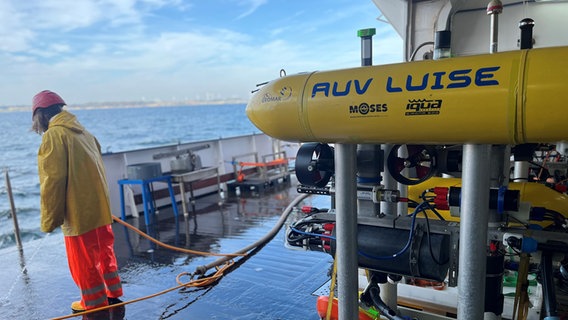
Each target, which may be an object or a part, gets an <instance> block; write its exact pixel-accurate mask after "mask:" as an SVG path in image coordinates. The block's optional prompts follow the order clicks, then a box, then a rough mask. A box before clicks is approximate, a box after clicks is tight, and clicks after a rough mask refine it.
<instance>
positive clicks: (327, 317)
mask: <svg viewBox="0 0 568 320" xmlns="http://www.w3.org/2000/svg"><path fill="white" fill-rule="evenodd" d="M336 276H337V259H333V272H332V274H331V284H330V285H329V297H328V299H327V312H326V314H325V320H330V319H331V310H332V306H333V298H334V296H335V277H336Z"/></svg>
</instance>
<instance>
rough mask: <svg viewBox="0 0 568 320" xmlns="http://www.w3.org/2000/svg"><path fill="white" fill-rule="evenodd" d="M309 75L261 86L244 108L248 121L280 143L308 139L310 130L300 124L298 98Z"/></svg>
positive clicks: (283, 79)
mask: <svg viewBox="0 0 568 320" xmlns="http://www.w3.org/2000/svg"><path fill="white" fill-rule="evenodd" d="M308 76H309V75H308V74H299V75H293V76H288V77H284V78H279V79H276V80H273V81H271V82H269V83H268V84H266V85H264V86H263V87H262V88H261V89H260V90H259V91H257V92H256V93H255V94H254V95H253V96H252V98H251V99H250V101H249V103H248V105H247V108H246V113H247V116H248V118H249V119H250V121H251V122H252V123H253V124H254V125H255V126H256V127H257V128H258V129H260V130H261V131H262V132H264V133H266V134H267V135H269V136H271V137H274V138H277V139H280V140H285V141H300V140H304V141H305V138H307V137H311V134H310V133H309V129H308V128H306V127H305V126H304V125H303V124H302V122H301V119H303V117H302V111H303V108H302V107H303V103H302V101H301V99H302V96H303V90H304V85H305V82H306V79H307V77H308ZM301 138H304V139H301Z"/></svg>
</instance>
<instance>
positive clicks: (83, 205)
mask: <svg viewBox="0 0 568 320" xmlns="http://www.w3.org/2000/svg"><path fill="white" fill-rule="evenodd" d="M38 171H39V182H40V194H41V231H43V232H52V231H53V230H54V229H55V228H57V227H59V226H61V229H62V231H63V234H64V235H65V236H78V235H81V234H83V233H85V232H88V231H91V230H93V229H95V228H98V227H101V226H104V225H108V224H110V223H112V216H111V212H110V204H109V197H108V187H107V182H106V176H105V169H104V166H103V160H102V157H101V147H100V145H99V142H98V141H97V139H96V138H95V137H94V136H92V135H91V134H90V133H89V132H88V131H87V130H85V128H84V127H83V126H82V125H81V124H80V123H79V122H78V121H77V118H76V117H75V116H74V115H72V114H71V113H69V112H67V111H62V112H61V113H59V114H57V115H55V116H54V117H53V118H52V119H51V121H50V123H49V128H48V130H47V131H46V132H45V133H44V134H43V136H42V142H41V146H40V147H39V151H38Z"/></svg>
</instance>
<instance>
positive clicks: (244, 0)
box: [237, 0, 267, 20]
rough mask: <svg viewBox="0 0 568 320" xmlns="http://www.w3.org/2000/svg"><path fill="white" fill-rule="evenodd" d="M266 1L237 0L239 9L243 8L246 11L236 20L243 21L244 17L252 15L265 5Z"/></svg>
mask: <svg viewBox="0 0 568 320" xmlns="http://www.w3.org/2000/svg"><path fill="white" fill-rule="evenodd" d="M266 3H267V0H238V1H237V4H238V5H239V6H240V7H245V9H246V11H245V12H243V13H241V14H240V15H239V16H238V17H237V20H239V19H243V18H244V17H246V16H249V15H251V14H253V13H254V12H255V11H256V10H257V9H258V8H260V7H261V6H262V5H264V4H266Z"/></svg>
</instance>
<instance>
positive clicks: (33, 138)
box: [0, 104, 259, 248]
mask: <svg viewBox="0 0 568 320" xmlns="http://www.w3.org/2000/svg"><path fill="white" fill-rule="evenodd" d="M245 107H246V106H245V105H244V104H227V105H200V106H168V107H137V108H97V109H74V108H69V111H70V112H71V113H73V114H75V115H76V116H77V118H78V119H79V121H80V122H81V124H83V126H85V128H86V129H87V130H88V131H90V132H91V133H92V134H93V135H95V136H96V137H97V139H98V140H99V142H100V144H101V148H102V152H103V153H109V152H119V151H127V150H134V149H140V148H149V147H156V146H162V145H170V144H176V143H186V142H192V141H200V140H210V139H216V138H227V137H234V136H239V135H245V134H251V133H258V132H259V130H258V129H256V128H255V127H254V125H253V124H252V123H251V122H250V121H249V120H248V118H247V116H246V114H245ZM0 110H1V109H0ZM0 123H1V124H2V126H1V128H2V130H0V168H1V169H2V175H1V177H0V248H5V247H8V246H13V245H15V237H14V227H13V222H12V218H11V215H10V212H11V210H10V202H9V198H8V195H7V188H6V181H5V171H6V170H7V171H8V174H9V178H10V183H11V186H12V193H13V196H14V204H15V207H16V213H17V218H18V222H19V226H20V233H21V237H22V241H23V242H24V243H25V242H26V241H29V240H32V239H37V238H40V237H42V236H43V234H42V233H41V231H40V230H39V178H38V174H37V150H38V148H39V145H40V143H41V136H39V135H37V134H36V133H34V132H33V131H31V124H32V122H31V113H30V112H21V111H12V112H0Z"/></svg>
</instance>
